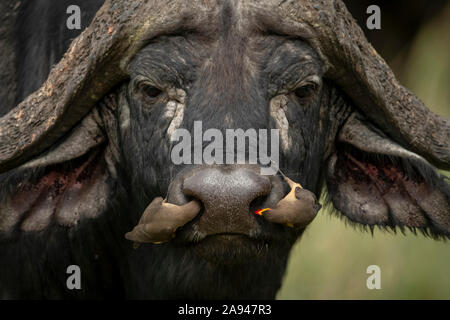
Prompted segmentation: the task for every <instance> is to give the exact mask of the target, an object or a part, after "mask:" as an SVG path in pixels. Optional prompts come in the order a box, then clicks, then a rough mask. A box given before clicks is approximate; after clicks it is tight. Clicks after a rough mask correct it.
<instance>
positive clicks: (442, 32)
mask: <svg viewBox="0 0 450 320" xmlns="http://www.w3.org/2000/svg"><path fill="white" fill-rule="evenodd" d="M405 66H406V67H404V68H402V70H404V71H403V74H397V76H398V78H399V79H400V81H401V82H402V84H404V85H405V86H406V87H408V88H409V89H410V90H412V91H413V92H414V93H415V94H416V95H417V96H418V97H419V98H421V99H422V101H424V103H425V104H426V105H427V106H428V107H429V108H430V109H431V110H433V111H434V112H436V113H439V114H441V115H443V116H446V117H450V4H449V5H448V6H447V8H446V10H444V11H443V12H442V14H441V15H440V16H439V17H438V18H437V19H435V20H434V21H432V22H431V23H430V24H429V25H427V26H425V27H424V28H423V29H422V30H421V32H420V33H419V35H418V36H417V38H416V40H415V41H414V44H413V47H412V50H411V52H410V54H409V58H408V60H407V61H406V62H405ZM445 174H446V175H447V176H449V177H450V174H449V173H448V172H446V173H445ZM372 264H375V265H378V266H380V268H381V290H369V289H367V287H366V280H367V278H368V277H369V274H366V269H367V267H368V266H369V265H372ZM277 298H278V299H450V242H448V241H447V242H442V241H434V240H432V239H429V238H425V237H424V236H422V235H418V236H414V235H413V234H412V233H410V232H408V233H407V235H406V236H404V235H402V234H401V233H397V234H396V235H394V234H390V233H386V232H383V231H381V230H377V229H376V230H375V232H374V236H373V237H372V235H371V234H370V232H361V231H359V230H357V229H355V228H353V227H351V226H346V225H345V223H344V221H343V220H342V219H339V218H337V217H335V216H331V215H330V214H329V213H328V212H324V211H321V212H320V213H319V215H318V217H317V218H316V219H315V221H314V222H313V223H312V224H311V226H310V227H309V228H308V229H307V230H306V232H305V234H304V236H303V238H302V239H301V241H300V242H298V243H297V244H296V245H295V246H294V248H293V250H292V252H291V257H290V259H289V264H288V269H287V272H286V274H285V277H284V281H283V286H282V288H281V289H280V291H279V292H278V295H277Z"/></svg>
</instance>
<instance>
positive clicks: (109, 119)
mask: <svg viewBox="0 0 450 320" xmlns="http://www.w3.org/2000/svg"><path fill="white" fill-rule="evenodd" d="M233 3H234V2H224V4H223V5H222V6H219V7H218V8H217V9H216V10H213V11H212V12H211V16H210V17H209V20H210V21H211V23H209V24H208V25H204V27H198V26H197V28H195V29H194V30H192V29H189V28H182V29H181V30H177V31H176V32H173V33H171V34H170V35H164V36H160V37H158V38H155V39H151V41H149V43H148V45H147V46H145V48H143V49H142V50H141V51H140V52H139V53H138V54H137V55H136V56H135V57H134V59H133V60H132V61H131V62H130V65H129V68H128V69H129V79H128V80H127V81H125V82H123V83H122V84H120V86H118V87H116V88H115V90H113V92H111V93H110V94H109V95H108V96H106V97H104V99H103V100H102V102H101V103H100V104H99V105H98V106H97V107H96V108H95V109H94V110H93V111H92V114H90V116H92V117H91V118H89V120H90V122H89V121H86V123H87V126H88V128H90V129H93V128H94V127H98V128H100V131H101V132H102V133H103V134H104V135H105V136H102V137H97V136H96V137H95V139H97V140H98V143H96V144H93V147H92V148H90V149H89V151H88V152H87V153H86V154H83V155H77V156H76V157H73V158H70V159H69V160H67V159H65V160H64V162H63V163H56V164H51V165H46V166H44V167H39V166H37V167H36V166H34V167H33V166H32V164H36V163H37V164H39V163H40V162H39V161H41V160H42V159H40V158H38V159H34V160H33V161H34V162H33V161H31V162H28V163H27V165H28V166H27V165H25V166H23V167H21V168H19V169H17V170H12V171H10V172H7V173H5V174H2V175H1V176H0V182H1V183H0V187H1V189H0V196H1V199H0V200H1V201H2V203H1V204H2V206H1V207H0V209H2V210H3V211H0V227H1V228H2V229H1V230H0V231H1V232H0V237H1V243H0V252H2V254H1V255H0V263H1V264H2V265H5V266H7V267H5V268H2V269H1V271H2V272H0V295H1V297H5V298H17V297H25V298H30V297H31V298H36V297H37V298H98V297H114V298H117V297H126V298H156V299H161V298H193V299H196V298H210V299H211V298H264V299H272V298H274V297H275V295H276V292H277V290H278V289H279V288H280V286H281V280H282V277H283V274H284V272H285V268H286V263H287V259H288V256H289V252H290V249H291V248H292V245H293V244H294V243H295V241H297V240H298V239H299V238H300V237H301V235H302V233H303V232H304V230H305V228H306V227H307V225H308V224H309V223H310V222H311V221H312V220H313V219H314V217H315V215H316V213H317V210H318V209H319V208H320V205H318V203H317V199H318V198H319V195H320V192H321V190H322V187H323V185H324V183H325V182H326V183H327V186H328V189H329V191H330V193H331V194H330V198H331V200H332V201H333V204H334V206H335V207H336V208H337V209H339V210H341V211H342V213H343V214H344V215H346V216H347V217H349V218H350V219H351V220H352V221H354V222H357V223H362V224H364V225H369V226H373V225H381V226H390V227H393V226H400V227H401V228H403V227H417V228H423V229H424V230H427V229H426V228H430V229H431V231H432V232H434V233H433V234H437V235H444V236H448V235H449V234H450V231H449V230H450V221H449V220H450V219H449V217H448V214H446V212H448V210H447V208H448V197H449V192H448V187H447V186H446V185H445V182H443V180H442V179H441V178H439V177H438V176H437V174H436V173H434V171H433V170H434V169H433V168H432V167H431V166H429V165H428V164H426V163H425V162H423V161H422V160H423V159H422V158H420V157H419V156H417V155H415V154H413V153H411V152H407V151H405V150H404V149H402V148H401V147H400V146H398V145H397V144H394V143H392V141H390V140H389V139H388V138H387V137H386V136H385V135H384V134H383V133H380V132H379V129H377V128H374V126H373V125H371V124H370V123H369V121H367V120H366V119H365V118H364V117H361V119H359V116H358V117H357V116H355V114H356V112H355V110H356V108H355V107H354V106H353V105H352V103H351V101H349V99H348V98H347V97H346V95H345V94H344V93H343V92H342V91H341V90H340V89H339V88H338V87H337V86H336V85H335V84H334V83H332V82H331V81H330V80H329V79H327V78H325V77H324V75H323V70H322V68H323V65H324V63H323V61H321V59H320V58H319V56H318V54H317V53H316V52H315V51H314V50H313V49H312V48H311V47H310V46H309V45H308V43H307V42H306V41H304V40H301V39H299V38H295V37H288V36H284V35H281V34H278V33H274V32H272V30H267V29H264V28H262V26H261V21H256V20H255V17H254V16H252V15H251V14H249V12H248V11H246V10H242V8H241V7H239V6H235V5H233ZM53 62H54V61H53ZM53 62H52V63H53ZM34 80H36V79H34ZM34 80H33V81H31V83H33V85H35V83H36V81H34ZM42 80H43V79H41V81H42ZM33 89H35V88H32V87H30V88H29V89H28V91H27V90H25V89H23V90H24V92H22V93H21V94H22V95H26V94H27V93H30V91H31V90H33ZM21 98H23V96H21V97H20V98H19V99H21ZM354 118H358V121H360V123H362V126H363V127H364V128H366V129H367V128H372V129H373V130H372V129H371V130H372V131H371V130H368V129H367V130H366V131H364V130H357V134H360V136H358V137H359V141H356V140H357V139H355V134H354V133H353V132H352V131H351V130H342V127H343V126H347V124H348V123H350V122H349V119H354ZM196 120H201V121H202V124H203V130H204V131H205V130H206V129H208V128H216V129H219V130H221V131H224V130H225V129H228V128H231V129H237V128H241V129H243V130H246V129H250V128H257V129H273V128H277V129H279V130H280V158H279V167H280V169H281V170H280V171H279V172H277V174H276V175H274V176H270V177H262V176H260V175H259V174H258V173H257V172H258V170H257V168H255V166H241V165H240V166H238V165H231V166H206V165H192V166H191V165H174V164H173V163H172V161H171V157H170V151H171V148H172V147H173V144H172V143H171V141H170V137H171V134H172V132H173V130H174V129H176V128H184V129H187V130H189V131H190V132H191V133H192V131H193V125H194V121H196ZM354 127H355V126H354ZM346 128H347V127H346ZM352 128H353V127H352ZM74 131H75V132H76V129H74ZM92 131H95V130H92ZM340 131H341V133H342V132H344V133H347V134H345V135H343V134H340ZM72 137H73V136H72V133H70V134H68V135H67V136H65V137H64V138H63V139H62V141H70V140H71V139H72ZM380 137H381V138H380ZM95 139H94V140H95ZM360 141H363V143H362V144H358V142H360ZM389 143H391V144H389ZM75 145H79V143H77V144H75ZM344 145H345V147H344ZM386 145H389V147H390V148H389V150H388V149H387V148H385V146H386ZM58 148H59V149H58ZM60 149H61V150H60ZM73 149H74V147H73V146H71V145H70V144H69V146H64V143H61V144H58V146H56V147H55V149H51V151H54V153H55V154H57V155H59V152H60V151H61V153H62V154H68V153H69V151H73ZM372 153H375V155H376V156H375V157H370V156H369V155H372ZM50 155H51V153H50ZM384 155H387V156H386V157H384ZM389 157H392V158H394V159H395V157H401V159H402V162H400V161H398V162H393V163H390V162H389V161H385V160H386V159H391V158H389ZM50 158H51V157H50ZM380 159H382V160H380ZM41 163H42V162H41ZM336 164H338V165H336ZM405 164H406V165H405ZM282 172H283V173H284V174H282ZM211 177H214V179H210V178H211ZM430 181H432V182H433V183H429V182H430ZM243 182H245V183H247V186H251V187H252V188H250V190H249V189H248V188H247V189H245V190H244V191H248V192H249V193H251V192H252V191H253V194H252V195H251V197H247V198H245V199H244V198H243V196H242V194H244V193H245V192H242V190H241V189H239V188H238V187H237V185H240V184H243ZM430 185H431V187H430ZM180 190H181V191H182V192H180ZM439 191H441V192H439ZM205 194H206V195H207V196H206V197H205ZM89 195H92V197H89ZM392 204H394V205H392ZM446 205H447V207H446ZM4 208H6V210H5V209H4ZM262 208H270V209H271V210H269V211H266V212H264V213H263V214H262V215H261V216H258V215H255V214H253V212H254V211H255V210H258V209H262ZM436 208H438V209H436ZM439 208H440V209H439ZM439 210H441V211H439ZM5 212H6V214H5ZM410 212H413V213H414V214H413V215H410ZM425 212H428V213H429V216H426V215H425ZM166 219H167V220H166ZM132 230H134V231H136V232H135V233H134V234H133V232H132V233H129V232H130V231H132ZM125 234H127V238H128V239H129V240H132V241H129V240H126V239H125ZM133 241H136V242H140V243H143V244H140V245H139V246H136V245H134V244H133ZM160 242H162V243H160ZM152 243H153V244H152ZM71 264H76V265H79V266H80V267H81V270H82V276H83V289H82V290H81V291H69V290H67V289H66V287H65V284H66V277H67V275H66V272H65V271H66V267H67V266H68V265H71ZM10 266H15V267H14V268H11V267H10ZM20 279H27V281H19V280H20ZM255 284H257V285H255Z"/></svg>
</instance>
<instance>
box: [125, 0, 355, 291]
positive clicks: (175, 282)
mask: <svg viewBox="0 0 450 320" xmlns="http://www.w3.org/2000/svg"><path fill="white" fill-rule="evenodd" d="M227 10H231V9H230V8H228V9H227V8H225V9H224V11H223V12H222V14H223V15H224V17H223V19H219V21H218V24H217V26H214V28H217V29H219V30H221V32H220V33H219V34H220V36H218V35H217V34H207V35H206V36H205V35H203V34H185V35H183V36H172V37H161V38H160V39H157V40H155V41H153V42H152V43H151V44H150V45H148V46H147V47H146V48H145V49H144V50H142V51H141V52H140V53H139V55H138V56H137V57H136V59H135V60H134V61H133V62H132V64H131V66H130V71H131V72H130V73H131V78H130V82H129V84H128V89H127V99H126V100H127V101H128V107H129V120H128V119H125V120H124V119H123V118H122V121H123V122H127V123H129V125H128V126H126V125H125V126H122V129H123V128H124V127H125V129H124V130H123V131H122V148H123V150H124V151H123V154H122V156H123V162H124V164H123V165H124V168H126V170H129V171H127V176H128V177H131V184H130V190H132V191H131V192H130V194H131V195H132V196H133V201H132V203H134V204H135V205H136V208H139V209H138V210H133V211H134V212H144V211H145V209H146V207H147V206H148V204H149V203H150V202H151V201H152V199H153V197H155V196H158V195H162V196H164V195H166V192H167V190H168V187H169V183H171V181H172V180H173V179H170V178H169V177H175V176H177V174H178V173H179V172H180V171H181V170H182V169H183V168H184V166H182V165H180V166H175V165H172V164H171V160H170V146H171V144H170V140H169V133H168V129H169V127H170V125H171V123H172V121H173V118H171V117H168V116H167V115H166V114H167V108H168V102H170V101H171V100H175V101H182V99H181V98H180V96H179V95H178V96H177V93H176V89H178V90H179V89H181V90H183V91H184V92H185V112H184V118H183V122H182V123H181V124H180V128H186V129H188V130H190V131H191V133H192V130H193V129H192V128H193V121H195V120H202V122H203V130H206V129H208V128H218V129H220V130H224V129H226V128H242V129H244V130H246V129H249V128H267V129H270V128H277V123H276V120H275V119H273V117H272V116H271V115H270V113H269V105H270V102H271V100H273V98H275V99H277V98H278V99H279V97H280V95H281V96H283V97H285V98H286V99H287V100H286V101H287V104H286V107H285V111H284V112H285V115H286V118H287V120H288V122H289V128H287V129H288V137H289V139H290V140H291V141H294V142H295V143H291V144H290V147H289V148H286V149H285V150H282V151H281V157H280V163H281V169H282V170H283V172H287V173H290V174H291V177H293V178H294V179H295V180H297V181H299V182H301V184H302V185H303V186H304V188H305V189H306V190H312V191H314V192H315V193H316V194H317V195H318V193H319V191H320V186H321V183H322V181H321V175H322V172H321V170H320V168H321V162H320V161H315V159H322V161H325V159H326V152H327V148H330V147H331V146H330V144H331V142H332V137H333V135H334V134H335V133H336V132H335V130H336V128H337V127H338V126H339V124H340V122H339V121H336V118H337V120H339V117H340V119H341V121H343V120H344V119H345V117H346V116H348V110H347V108H346V107H345V106H343V104H344V101H343V100H342V99H340V98H339V97H334V96H335V95H336V91H335V89H334V88H333V87H331V86H329V85H328V84H326V83H325V84H322V82H321V81H320V80H319V81H317V80H316V79H321V76H322V72H321V61H320V60H319V59H318V57H317V55H316V54H315V52H314V51H313V50H312V49H311V48H310V47H309V46H308V45H307V44H306V43H305V42H303V41H301V40H295V39H292V40H289V39H286V38H284V37H281V36H275V35H263V34H260V33H259V32H248V33H246V34H242V33H238V32H237V30H236V29H235V27H233V25H234V23H232V22H230V20H231V21H233V19H238V18H237V17H232V15H233V13H232V12H231V11H229V12H227ZM230 16H231V17H230ZM241 21H245V20H241ZM167 52H170V53H171V54H170V57H169V58H168V57H167V54H166V53H167ZM230 66H233V67H232V68H230ZM313 81H317V83H316V82H313ZM330 96H331V97H334V99H337V100H338V102H339V101H340V102H341V104H339V103H338V104H336V105H334V106H329V105H328V101H329V99H330ZM324 108H326V109H327V110H328V112H329V108H336V110H338V109H340V110H339V113H338V114H337V115H334V117H336V118H335V119H331V118H330V116H331V115H333V114H334V113H333V112H329V113H322V115H321V114H320V111H321V110H323V109H324ZM335 112H336V111H335ZM119 120H120V119H119ZM321 128H322V129H321ZM281 139H283V137H282V138H281ZM282 142H283V141H282ZM142 146H146V147H144V148H143V147H142ZM155 148H158V150H159V152H154V150H155ZM148 164H151V166H149V165H148ZM294 172H295V173H296V174H295V175H294V176H292V173H294ZM283 187H284V195H287V194H288V193H289V191H290V187H289V185H288V183H284V185H283ZM262 207H264V206H262ZM315 212H316V211H314V214H315ZM207 214H208V212H206V213H204V215H207ZM266 215H267V216H268V217H269V216H270V215H271V213H270V212H268V213H266ZM220 219H221V218H220V217H218V218H217V219H216V220H214V221H211V222H210V223H217V224H219V223H226V221H225V220H223V221H222V220H220ZM222 219H224V218H222ZM252 219H255V220H257V221H258V222H259V223H261V224H262V228H263V229H264V232H262V233H261V234H260V235H259V236H258V237H256V238H252V239H251V238H247V237H245V236H238V235H231V234H230V235H213V236H208V237H206V238H205V239H203V240H202V241H200V242H198V243H196V242H194V243H192V242H190V241H189V240H190V239H192V238H195V237H196V235H197V234H196V235H192V233H194V231H193V230H191V229H192V226H191V225H187V226H186V227H185V228H184V229H183V231H182V232H180V234H179V237H178V238H175V239H174V241H172V242H171V243H168V244H160V245H159V246H160V247H149V246H145V245H141V246H139V248H138V249H137V250H136V251H135V252H131V255H130V261H131V262H132V263H134V261H135V260H137V259H142V256H141V254H142V251H144V250H147V251H148V252H149V253H148V256H149V259H150V256H151V257H152V258H151V259H152V261H153V262H152V265H153V266H154V265H155V264H156V265H157V266H160V267H157V266H156V267H155V266H154V267H153V270H155V269H160V271H158V273H157V275H155V276H153V275H151V276H150V277H142V278H140V279H139V281H142V282H144V283H146V284H147V285H148V286H150V287H152V283H155V282H156V284H157V285H158V286H157V288H158V291H159V292H158V293H159V294H161V296H163V297H183V296H191V297H216V298H232V297H247V298H257V297H258V298H274V295H275V293H276V291H277V290H278V288H279V286H280V285H281V275H282V274H283V272H284V269H285V266H286V261H287V257H288V253H289V251H290V248H291V246H292V245H293V243H294V242H295V240H296V239H297V237H298V236H299V235H300V234H301V233H302V231H303V230H304V227H305V225H302V226H301V227H300V228H290V227H288V226H282V225H278V224H275V223H269V222H268V221H264V219H262V217H257V216H254V217H252ZM309 221H310V220H309ZM205 224H206V226H205V228H209V229H208V230H210V229H211V228H210V226H209V225H208V224H207V222H205ZM130 230H131V228H130ZM201 231H202V230H201V229H200V232H201ZM230 232H233V231H232V230H231V231H230ZM197 236H198V235H197ZM186 240H187V241H188V242H186ZM144 252H146V251H144ZM174 260H178V261H184V263H183V264H175V263H173V261H174ZM156 261H158V262H156ZM163 266H170V267H169V268H170V269H169V270H168V271H164V267H163ZM186 270H189V271H186ZM213 274H217V275H218V278H216V277H215V276H213ZM254 281H258V282H259V285H258V287H257V288H255V286H254V285H253V283H254ZM192 282H195V283H196V285H195V289H194V290H193V289H190V287H191V286H192ZM166 284H169V285H168V286H167V287H166ZM153 286H155V284H153ZM163 288H164V289H163ZM169 288H170V289H169ZM166 290H171V291H172V290H173V291H172V292H175V295H172V294H173V293H169V291H166ZM190 290H192V291H190ZM148 291H149V292H154V290H148ZM142 294H145V293H142ZM146 294H148V293H146ZM150 297H152V296H151V295H150Z"/></svg>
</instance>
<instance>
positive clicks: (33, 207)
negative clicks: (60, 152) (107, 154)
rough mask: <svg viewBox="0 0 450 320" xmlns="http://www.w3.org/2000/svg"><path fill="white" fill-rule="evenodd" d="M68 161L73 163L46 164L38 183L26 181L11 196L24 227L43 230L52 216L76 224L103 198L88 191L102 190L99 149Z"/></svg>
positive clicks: (14, 209) (101, 168)
mask: <svg viewBox="0 0 450 320" xmlns="http://www.w3.org/2000/svg"><path fill="white" fill-rule="evenodd" d="M71 164H72V165H73V166H72V167H71V166H70V164H66V165H65V166H64V167H63V166H54V167H52V168H48V170H47V171H46V173H45V175H44V176H43V177H41V178H40V179H39V180H38V182H37V183H33V184H32V183H30V182H25V183H24V184H22V185H19V189H18V190H17V192H16V193H14V194H13V195H12V196H11V207H12V209H13V211H15V213H16V215H17V217H18V219H19V220H21V229H22V230H23V231H39V230H42V229H44V228H45V227H46V226H48V225H49V224H50V222H51V221H52V219H56V220H57V222H58V223H59V224H61V225H65V226H72V225H76V224H77V223H78V220H79V218H80V217H81V216H82V215H86V214H87V215H89V213H88V212H86V211H87V210H89V208H91V209H95V208H96V207H97V206H98V205H99V204H100V203H97V204H93V203H92V202H93V201H100V202H101V201H102V199H96V196H97V195H90V194H89V193H92V192H97V191H105V189H104V188H102V184H103V183H105V177H104V176H105V166H104V163H103V160H102V158H101V153H99V152H96V153H92V154H90V155H89V156H88V157H87V159H85V160H84V161H83V160H82V161H74V162H73V163H71ZM99 196H100V197H101V195H99ZM18 222H19V221H18Z"/></svg>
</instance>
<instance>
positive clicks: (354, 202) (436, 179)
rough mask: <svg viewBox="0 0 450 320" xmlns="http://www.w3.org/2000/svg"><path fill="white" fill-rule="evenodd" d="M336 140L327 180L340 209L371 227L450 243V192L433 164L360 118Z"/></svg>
mask: <svg viewBox="0 0 450 320" xmlns="http://www.w3.org/2000/svg"><path fill="white" fill-rule="evenodd" d="M337 140H338V141H337V142H336V149H335V152H334V153H333V154H332V156H331V157H330V158H329V160H328V168H327V176H326V182H327V189H328V195H329V197H330V198H331V201H332V203H333V205H334V207H335V208H336V209H337V210H339V211H340V212H341V213H342V214H343V215H345V216H346V217H347V218H348V219H350V220H351V221H353V222H356V223H359V224H362V225H366V226H370V227H371V226H381V227H390V228H392V229H394V230H395V228H396V227H400V229H401V230H402V231H403V230H404V228H405V227H408V228H410V229H412V230H413V231H415V230H416V229H419V230H421V231H422V232H423V233H425V234H429V235H431V236H433V237H435V238H439V237H446V238H450V188H449V185H448V184H447V182H446V181H445V180H446V178H444V177H443V176H442V175H441V174H440V173H439V172H438V171H437V170H436V169H435V168H434V167H433V166H432V165H430V164H429V163H428V162H427V161H426V160H425V159H423V158H422V157H421V156H419V155H417V154H415V153H413V152H411V151H408V150H406V149H404V148H403V147H401V146H400V145H399V144H397V143H396V142H394V141H392V140H391V139H389V138H388V137H387V136H386V135H385V134H383V132H381V131H380V130H378V129H377V128H376V127H374V126H373V125H371V124H370V123H369V122H366V120H365V119H363V117H362V116H361V115H359V114H356V113H354V114H352V116H351V117H350V118H349V119H348V120H347V122H346V123H345V125H344V126H343V128H342V129H341V131H340V133H339V135H338V139H337Z"/></svg>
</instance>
